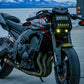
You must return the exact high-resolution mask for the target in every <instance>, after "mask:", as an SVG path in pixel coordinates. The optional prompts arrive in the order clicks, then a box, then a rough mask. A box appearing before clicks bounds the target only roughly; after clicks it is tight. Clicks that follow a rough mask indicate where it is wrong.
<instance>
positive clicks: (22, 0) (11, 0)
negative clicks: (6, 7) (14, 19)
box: [0, 0, 76, 2]
mask: <svg viewBox="0 0 84 84" xmlns="http://www.w3.org/2000/svg"><path fill="white" fill-rule="evenodd" d="M1 1H5V2H16V1H15V0H0V2H1ZM18 1H19V2H24V1H25V0H18ZM30 1H32V0H30ZM36 1H39V0H36ZM45 1H52V0H45ZM53 1H57V2H63V1H73V2H76V0H53Z"/></svg>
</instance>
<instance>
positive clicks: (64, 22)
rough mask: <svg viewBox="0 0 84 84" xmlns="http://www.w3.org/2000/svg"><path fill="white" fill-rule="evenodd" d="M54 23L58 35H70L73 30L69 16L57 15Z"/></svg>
mask: <svg viewBox="0 0 84 84" xmlns="http://www.w3.org/2000/svg"><path fill="white" fill-rule="evenodd" d="M52 22H53V25H52V27H53V28H54V29H55V32H56V33H68V32H70V30H71V29H72V23H71V19H70V17H69V15H55V16H54V17H53V21H52Z"/></svg>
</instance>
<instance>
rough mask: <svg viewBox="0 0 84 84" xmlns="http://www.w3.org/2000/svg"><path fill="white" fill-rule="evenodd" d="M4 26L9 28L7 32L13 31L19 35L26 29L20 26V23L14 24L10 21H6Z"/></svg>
mask: <svg viewBox="0 0 84 84" xmlns="http://www.w3.org/2000/svg"><path fill="white" fill-rule="evenodd" d="M6 24H7V25H8V27H9V31H10V30H14V31H17V32H19V33H21V32H22V31H24V30H25V29H27V28H28V27H27V26H22V24H21V23H16V22H14V21H11V20H7V21H6Z"/></svg>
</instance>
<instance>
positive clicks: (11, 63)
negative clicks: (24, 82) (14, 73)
mask: <svg viewBox="0 0 84 84" xmlns="http://www.w3.org/2000/svg"><path fill="white" fill-rule="evenodd" d="M40 60H41V55H39V56H38V58H37V63H38V66H39V69H40V72H32V71H27V70H25V69H22V68H21V67H20V66H19V65H16V64H15V63H14V62H12V61H11V60H9V59H7V58H4V62H5V63H7V64H9V65H11V66H13V67H15V68H16V69H19V70H21V71H22V72H24V73H26V74H28V75H33V76H37V77H41V76H42V74H43V70H42V69H43V68H42V65H41V63H40Z"/></svg>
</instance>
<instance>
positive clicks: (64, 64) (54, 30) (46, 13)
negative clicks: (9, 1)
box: [0, 7, 84, 84]
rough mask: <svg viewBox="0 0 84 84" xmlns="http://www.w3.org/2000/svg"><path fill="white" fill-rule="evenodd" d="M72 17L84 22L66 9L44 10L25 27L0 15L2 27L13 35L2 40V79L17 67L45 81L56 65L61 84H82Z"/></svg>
mask: <svg viewBox="0 0 84 84" xmlns="http://www.w3.org/2000/svg"><path fill="white" fill-rule="evenodd" d="M71 18H72V19H74V20H76V19H81V20H82V21H84V19H82V18H80V17H78V16H77V15H74V14H69V12H68V8H65V7H54V8H53V9H52V10H41V11H39V12H37V13H36V16H34V17H31V18H28V19H27V21H26V22H25V23H23V24H22V23H20V20H19V19H18V18H16V17H15V16H12V15H9V14H6V13H0V24H1V26H2V27H3V28H4V29H5V30H7V31H8V32H9V37H2V38H0V66H1V68H0V78H4V77H6V76H8V75H9V74H10V73H11V71H12V70H13V68H16V69H19V70H21V71H23V72H24V73H26V74H28V75H33V76H37V77H40V79H41V80H42V77H47V76H49V75H50V73H51V72H52V67H53V66H52V65H53V63H54V72H55V79H56V83H57V84H79V81H80V63H79V59H78V55H77V53H76V51H75V50H74V48H73V45H72V41H71V34H70V31H71V29H72V23H71ZM33 20H38V22H35V23H32V21H33ZM43 20H44V23H43ZM80 24H82V22H81V23H80ZM10 38H13V39H12V40H11V39H10ZM42 81H43V80H42Z"/></svg>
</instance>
